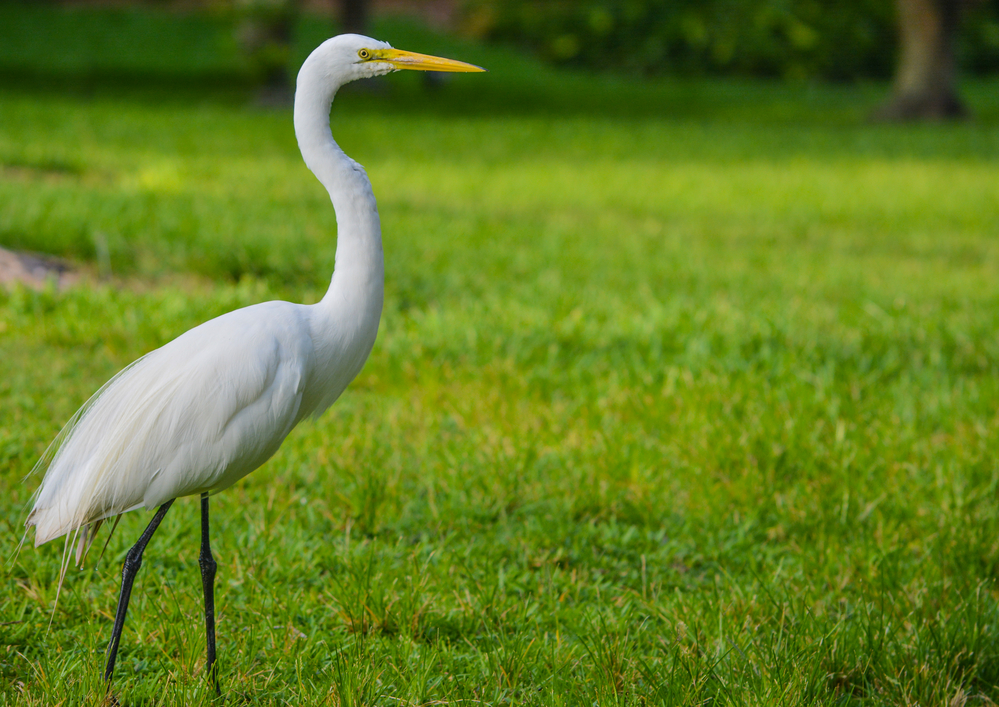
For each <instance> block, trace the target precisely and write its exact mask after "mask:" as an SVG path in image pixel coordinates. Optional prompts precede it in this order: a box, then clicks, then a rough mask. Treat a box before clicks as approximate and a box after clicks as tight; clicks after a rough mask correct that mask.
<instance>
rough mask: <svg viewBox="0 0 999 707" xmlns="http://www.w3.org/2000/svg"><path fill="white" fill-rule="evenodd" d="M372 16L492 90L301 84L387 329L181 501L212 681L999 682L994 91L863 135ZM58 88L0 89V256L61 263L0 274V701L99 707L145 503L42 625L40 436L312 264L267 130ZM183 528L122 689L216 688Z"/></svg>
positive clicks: (327, 238) (648, 686)
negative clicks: (331, 395)
mask: <svg viewBox="0 0 999 707" xmlns="http://www.w3.org/2000/svg"><path fill="white" fill-rule="evenodd" d="M377 29H379V33H378V34H379V36H382V37H385V38H386V39H389V40H390V41H392V42H393V43H394V44H396V45H397V46H401V47H405V48H411V49H414V50H417V51H429V52H439V53H444V54H446V55H451V56H454V57H455V58H459V59H464V60H468V61H473V62H476V63H481V64H483V65H485V66H487V67H488V68H490V69H491V72H490V73H489V74H487V75H482V76H461V77H456V78H455V79H454V80H452V81H451V82H449V83H448V84H447V85H445V86H443V87H442V88H440V89H439V90H438V91H437V92H435V93H429V94H428V93H426V92H425V91H423V89H422V88H421V86H420V84H419V82H418V81H416V80H415V79H414V78H413V77H404V76H394V77H389V78H386V79H384V80H383V83H384V84H385V86H386V88H385V89H384V90H383V91H381V92H365V91H360V92H359V91H353V92H344V95H342V96H341V97H340V98H338V101H337V103H336V105H335V106H334V110H333V129H334V135H335V136H336V137H337V139H338V140H339V142H340V144H341V146H342V147H344V149H345V150H346V151H347V152H348V154H350V155H352V156H353V157H355V158H356V159H357V160H358V161H360V162H361V163H362V164H364V165H365V167H366V168H367V170H368V173H369V175H370V176H371V179H372V182H373V185H374V189H375V193H376V195H377V196H378V199H379V206H380V211H381V216H382V224H383V231H384V241H385V254H386V281H387V284H386V288H387V291H386V306H385V314H384V317H383V320H382V327H381V330H380V334H379V338H378V342H377V344H376V345H375V349H374V351H373V353H372V356H371V359H370V360H369V362H368V364H367V366H366V367H365V369H364V371H363V372H362V373H361V375H360V376H359V377H358V379H357V380H356V381H355V382H354V383H353V384H352V385H351V387H350V388H348V390H347V392H346V393H345V394H344V396H343V397H342V399H341V400H340V401H338V402H337V403H336V405H334V407H333V408H332V409H331V410H330V411H329V412H328V413H327V414H325V415H324V416H323V417H322V418H320V419H319V420H318V421H315V422H307V423H304V424H303V425H301V426H300V427H299V428H298V429H297V430H296V431H294V432H293V433H292V435H291V436H290V437H289V439H288V440H287V441H286V443H285V444H284V446H283V447H282V448H281V450H280V451H279V452H278V453H277V454H276V455H275V457H274V458H273V459H272V460H271V461H270V462H268V463H267V464H266V465H265V466H264V467H262V468H261V469H259V470H257V471H256V472H254V473H253V474H251V475H250V476H249V477H247V478H246V479H245V480H243V481H242V482H240V483H238V484H237V485H236V486H234V487H233V488H231V489H229V490H227V491H226V492H224V493H222V494H220V495H219V496H216V497H215V498H214V499H213V539H212V542H213V549H214V550H215V554H216V559H217V560H218V562H219V574H218V576H219V579H218V583H217V589H216V592H217V594H216V606H217V612H218V628H217V630H218V640H219V651H220V666H221V680H222V684H223V690H224V691H225V692H226V693H227V694H228V695H229V696H230V697H231V698H232V699H230V700H228V702H229V703H233V702H235V703H236V704H261V705H272V704H274V705H276V704H295V705H305V704H328V705H360V704H363V705H398V704H412V705H426V704H450V703H467V704H480V703H485V704H509V705H535V704H537V705H542V704H543V705H549V704H551V705H576V704H600V705H659V704H663V705H672V704H677V705H680V704H683V705H689V704H700V703H706V702H709V701H710V703H711V704H734V705H743V704H745V705H774V704H787V705H800V704H820V705H824V704H836V705H852V704H855V705H880V704H909V705H915V704H919V705H931V704H932V705H939V704H951V705H965V704H968V705H972V704H986V705H987V704H992V701H993V700H994V701H999V586H997V584H996V577H997V575H999V239H997V235H999V84H997V83H996V82H995V81H991V82H989V81H981V82H978V83H971V84H969V85H968V86H966V87H965V90H966V92H967V95H968V97H969V101H970V102H971V103H972V105H973V106H974V107H975V109H976V111H977V114H978V120H977V121H975V122H972V123H969V124H966V125H954V126H952V125H931V126H916V127H888V126H871V125H868V124H866V123H865V122H864V120H863V117H864V115H865V113H866V111H867V110H869V108H870V107H871V106H872V105H874V103H875V102H876V101H877V100H878V97H879V96H880V95H881V92H882V91H883V88H882V87H877V86H859V87H858V86H837V87H823V86H812V85H779V84H768V83H753V82H734V81H714V82H711V81H675V80H662V79H660V80H656V81H652V80H641V79H625V78H610V77H592V76H585V75H579V74H571V73H557V72H554V71H552V70H550V69H545V68H543V67H541V66H539V65H536V64H534V63H533V62H532V61H531V60H530V59H528V58H525V57H522V56H518V55H516V54H514V53H512V52H509V51H507V50H504V49H496V48H487V47H478V46H474V45H467V44H464V43H462V42H460V41H457V40H453V39H449V38H446V37H438V36H435V35H433V34H432V33H429V32H427V31H425V30H421V29H419V28H418V27H413V26H411V25H410V24H407V23H404V22H403V23H400V22H395V23H393V22H386V23H383V24H382V25H380V26H379V27H378V28H377ZM206 61H207V60H206ZM3 66H4V65H3V56H0V69H2V68H3ZM219 66H222V69H220V71H221V72H222V75H225V71H228V70H229V69H226V66H228V65H226V64H225V63H224V62H221V60H220V63H219ZM8 68H9V67H8ZM56 69H58V67H56ZM56 69H51V70H50V68H46V67H44V66H43V67H42V69H40V70H39V73H37V74H31V73H24V72H22V73H20V74H18V73H17V72H18V71H21V69H18V68H17V67H14V68H11V69H9V70H10V71H11V72H13V73H12V74H11V75H15V76H20V77H21V78H20V79H18V80H16V81H11V82H10V85H9V86H8V87H7V88H3V89H0V246H4V247H8V248H18V249H25V250H33V251H40V252H45V253H50V254H54V255H58V256H62V257H65V258H68V259H70V260H72V261H74V262H76V263H77V264H79V265H80V266H81V267H83V268H84V269H85V271H86V272H87V273H89V276H88V278H87V279H85V280H84V282H83V283H82V284H80V285H77V286H75V287H73V288H70V289H67V290H65V291H61V292H58V291H55V290H53V289H49V290H48V291H44V292H34V291H32V290H29V289H26V288H13V289H10V290H4V289H0V372H2V375H0V518H2V520H3V524H2V528H3V533H4V535H3V537H4V538H5V541H4V543H3V545H4V547H5V550H4V557H5V558H10V559H9V560H8V562H7V563H6V564H5V566H4V567H5V571H6V572H7V573H8V574H7V580H6V581H5V582H4V583H3V585H2V586H0V689H2V694H0V705H14V704H18V705H51V704H56V703H62V704H80V703H95V704H96V703H100V697H101V696H102V695H103V688H102V684H101V677H100V675H101V668H102V661H103V651H104V648H105V645H106V641H107V639H108V637H109V635H110V630H111V618H112V616H113V612H114V606H115V602H116V600H117V592H118V581H119V570H120V566H121V562H122V560H123V558H124V554H125V552H126V551H127V549H128V548H129V546H130V545H131V544H132V543H133V542H134V541H135V539H136V538H137V536H138V534H139V533H140V532H141V529H142V528H143V527H144V525H145V523H146V522H148V519H149V515H150V514H149V513H147V512H144V511H140V512H136V513H131V514H128V515H127V516H125V517H123V518H122V520H121V523H120V525H119V526H118V529H117V530H116V532H115V533H114V535H113V536H112V537H111V539H110V543H109V545H108V548H107V551H106V552H105V554H104V556H103V558H102V559H101V560H100V561H97V555H98V554H99V553H98V552H95V553H94V554H93V555H92V557H91V559H90V560H89V561H88V563H87V565H86V566H85V567H84V569H82V570H76V569H71V570H70V571H69V573H68V575H67V577H66V582H65V586H64V587H63V590H62V594H61V596H60V598H59V603H58V607H57V608H55V609H53V606H54V601H55V595H56V587H57V584H58V582H57V576H58V568H59V563H60V559H61V557H62V545H61V543H58V542H54V543H51V544H49V545H46V546H43V547H42V548H38V549H34V548H32V547H31V546H30V545H31V543H30V538H29V542H27V543H26V545H25V547H23V548H22V549H21V550H20V552H19V553H16V552H15V550H16V548H17V545H18V543H19V542H20V540H21V537H22V524H23V520H24V518H25V515H26V506H27V504H28V503H29V499H30V495H31V493H32V491H33V490H34V488H35V487H36V486H37V484H38V481H39V479H38V478H37V477H29V478H27V479H26V480H25V479H24V477H25V475H27V474H28V472H29V471H30V470H31V468H32V466H33V464H34V463H35V461H36V460H37V459H38V458H39V456H40V455H41V453H42V452H43V451H44V449H45V447H46V446H47V444H48V443H49V441H51V439H52V438H53V437H54V436H55V434H56V433H57V432H58V430H59V429H60V427H61V426H62V425H63V423H64V422H65V421H66V420H68V419H69V417H70V416H71V415H72V414H73V412H74V411H75V410H76V409H77V408H78V407H79V406H80V405H81V404H82V403H83V402H84V401H85V400H86V399H87V398H88V396H89V395H90V394H91V393H92V392H93V391H94V390H96V389H97V388H98V387H99V386H100V385H101V384H102V383H103V382H104V381H105V380H107V378H108V377H110V376H111V375H112V374H113V373H114V372H115V371H117V370H119V369H120V368H121V367H123V366H124V365H126V364H127V363H128V362H130V361H131V360H133V359H134V358H136V357H138V356H139V355H141V354H142V353H144V352H146V351H148V350H150V349H152V348H154V347H156V346H159V345H161V344H163V343H165V342H167V341H169V340H170V339H172V338H173V337H175V336H177V335H178V334H180V333H181V332H183V331H185V330H186V329H188V328H190V327H192V326H194V325H195V324H197V323H199V322H201V321H204V320H205V319H207V318H210V317H212V316H215V315H218V314H221V313H223V312H225V311H228V310H230V309H233V308H235V307H239V306H243V305H248V304H251V303H254V302H259V301H263V300H267V299H273V298H283V299H291V300H293V301H315V300H316V299H318V298H319V297H320V296H321V295H322V293H323V291H324V289H325V286H326V284H327V283H328V279H329V274H330V272H331V270H332V267H333V254H334V251H335V243H336V240H335V236H336V222H335V218H334V214H333V211H332V208H331V207H330V204H329V199H328V197H327V195H326V194H325V192H324V191H323V189H322V187H321V186H320V185H319V184H318V182H316V181H315V179H314V177H313V176H312V175H311V174H310V173H309V172H308V171H307V169H306V168H305V167H304V165H303V164H302V162H301V159H300V157H299V155H298V153H297V148H296V145H295V140H294V135H293V130H292V125H291V114H290V111H287V110H264V109H259V108H254V107H252V105H251V104H250V101H249V99H248V93H247V90H246V89H245V87H244V88H239V87H238V86H237V87H235V88H232V89H226V90H216V88H217V87H218V85H219V79H218V77H215V78H212V79H211V80H210V81H209V80H205V81H203V82H202V83H198V81H202V79H203V77H202V78H199V79H197V81H194V80H192V82H193V83H192V86H191V87H188V88H185V89H184V90H182V91H176V90H175V86H174V85H173V84H170V83H169V82H159V83H157V81H159V79H156V80H154V79H155V76H153V78H149V77H150V76H152V75H153V74H155V71H154V72H152V74H150V73H143V72H142V71H138V72H137V73H133V74H129V78H128V82H131V83H128V85H125V84H122V83H116V84H114V85H112V86H110V87H108V88H106V89H102V88H101V86H100V82H97V84H96V85H89V86H88V87H87V88H86V89H85V90H75V89H74V90H69V89H67V87H66V86H65V85H64V84H63V83H60V81H61V79H59V78H58V76H60V74H59V72H58V71H57V70H56ZM46 72H49V73H46ZM233 76H235V74H233ZM26 77H27V78H26ZM39 77H41V78H39ZM53 77H55V78H53ZM146 81H149V82H150V83H148V85H143V86H138V87H137V86H136V85H135V83H136V82H146ZM236 83H237V84H238V82H236ZM104 537H106V536H105V535H104V534H103V532H102V535H101V538H100V539H99V541H98V544H100V543H101V542H103V538H104ZM198 539H199V525H198V504H197V499H193V498H192V499H184V500H181V501H180V502H178V503H177V504H175V505H174V507H173V509H172V510H171V512H170V513H169V514H168V515H167V516H166V519H165V521H164V523H163V525H162V526H161V529H160V530H159V531H158V533H157V535H156V536H155V537H154V539H153V541H152V543H151V544H150V547H149V550H148V551H147V553H146V555H145V562H144V567H143V569H142V571H141V573H140V574H139V578H138V581H137V585H136V593H135V594H134V595H133V599H132V604H131V610H130V613H129V619H128V624H127V625H126V629H125V633H124V637H123V641H122V649H121V652H120V653H119V659H118V670H117V673H116V676H115V689H116V691H117V692H118V694H119V697H120V699H121V701H122V704H126V703H127V704H149V705H153V704H157V705H158V704H164V705H190V704H196V703H200V702H201V701H206V702H207V701H210V699H209V698H210V696H211V693H210V690H209V689H208V687H207V683H206V681H205V679H204V678H205V676H204V674H203V660H204V658H203V655H204V636H203V632H202V623H201V621H202V619H201V615H200V612H201V586H200V575H199V571H198V566H197V554H198ZM98 550H99V548H98Z"/></svg>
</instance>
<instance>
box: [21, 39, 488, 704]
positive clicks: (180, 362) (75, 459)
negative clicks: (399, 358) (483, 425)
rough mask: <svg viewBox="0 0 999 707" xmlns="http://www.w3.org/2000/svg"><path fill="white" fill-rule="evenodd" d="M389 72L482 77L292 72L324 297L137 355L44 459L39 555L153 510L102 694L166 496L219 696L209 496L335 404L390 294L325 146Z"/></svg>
mask: <svg viewBox="0 0 999 707" xmlns="http://www.w3.org/2000/svg"><path fill="white" fill-rule="evenodd" d="M399 69H418V70H425V71H482V70H483V69H480V68H479V67H477V66H472V65H471V64H466V63H464V62H459V61H452V60H450V59H441V58H438V57H431V56H426V55H423V54H415V53H413V52H406V51H402V50H398V49H393V48H392V47H390V46H389V45H388V44H386V43H385V42H380V41H378V40H375V39H370V38H368V37H362V36H360V35H356V34H346V35H341V36H339V37H334V38H332V39H329V40H327V41H326V42H324V43H323V44H322V45H320V46H319V47H318V48H317V49H316V50H315V51H313V52H312V54H311V55H309V58H308V59H306V60H305V63H304V64H303V65H302V68H301V70H300V71H299V73H298V82H297V86H296V89H295V117H294V119H295V135H296V137H297V138H298V146H299V149H300V150H301V152H302V157H303V158H304V159H305V164H306V165H307V166H308V167H309V169H310V170H312V172H313V173H314V174H315V175H316V177H318V178H319V181H320V182H322V184H323V186H324V187H326V189H327V191H328V192H329V194H330V198H331V199H332V201H333V208H334V210H335V211H336V217H337V248H336V264H335V268H334V271H333V276H332V280H331V282H330V286H329V290H328V291H327V292H326V295H325V296H324V297H323V299H322V300H321V301H320V302H318V303H317V304H314V305H302V304H293V303H290V302H265V303H262V304H257V305H253V306H251V307H246V308H244V309H239V310H236V311H234V312H229V313H228V314H224V315H222V316H220V317H218V318H216V319H212V320H211V321H208V322H205V323H204V324H202V325H200V326H198V327H195V328H194V329H191V330H190V331H188V332H186V333H185V334H182V335H181V336H179V337H177V338H176V339H174V340H173V341H171V342H170V343H168V344H166V345H165V346H163V347H161V348H159V349H156V350H155V351H152V352H150V353H148V354H146V355H145V356H143V357H142V358H140V359H139V360H138V361H136V362H134V363H133V364H131V365H130V366H128V367H127V368H125V369H124V370H123V371H121V372H120V373H119V374H118V375H116V376H115V377H114V378H112V379H111V380H110V381H109V382H108V383H107V384H106V385H105V386H104V387H103V388H101V389H100V390H99V391H98V392H97V393H96V394H95V395H94V396H93V397H92V398H91V399H90V400H89V401H88V402H87V403H86V404H85V405H84V406H83V407H82V408H81V409H80V410H79V412H77V413H76V415H75V416H74V417H73V418H72V419H71V420H70V422H69V423H68V424H67V425H66V427H65V428H64V429H63V431H62V432H61V433H60V434H59V436H58V437H57V438H56V440H55V442H53V444H52V446H51V447H50V450H49V452H48V453H46V455H45V457H43V459H42V461H40V462H39V467H40V468H45V469H46V473H45V477H44V479H43V480H42V483H41V486H40V488H39V489H38V491H37V494H36V497H35V503H34V507H33V509H32V511H31V514H30V515H29V516H28V519H27V521H26V524H27V525H28V526H34V528H35V545H36V546H37V545H41V544H42V543H45V542H47V541H49V540H52V539H53V538H57V537H61V536H63V535H66V536H67V547H68V546H69V545H68V544H69V542H70V534H72V536H73V537H74V538H76V537H77V536H79V544H78V546H77V561H78V562H79V561H80V557H81V555H82V553H83V552H84V551H85V550H86V549H87V547H88V546H89V543H90V542H92V540H93V536H94V532H95V531H96V530H97V528H98V527H99V526H100V524H101V522H102V521H103V520H105V519H108V518H112V517H115V518H116V517H117V516H120V515H121V514H122V513H126V512H128V511H131V510H135V509H137V508H140V507H144V508H146V509H151V508H154V507H157V506H158V507H159V510H158V511H157V512H156V515H155V516H154V517H153V519H152V521H151V522H150V523H149V525H148V527H147V528H146V530H145V531H144V532H143V533H142V535H141V537H140V538H139V541H138V542H137V543H136V544H135V545H134V546H133V547H132V549H131V550H129V552H128V554H127V556H126V558H125V563H124V569H123V570H122V582H121V594H120V596H119V599H118V608H117V612H116V615H115V622H114V628H113V630H112V634H111V642H110V643H109V645H108V651H107V667H106V669H105V679H106V680H107V681H110V680H111V677H112V674H113V672H114V664H115V657H116V655H117V652H118V643H119V641H120V639H121V632H122V628H123V626H124V623H125V613H126V611H127V610H128V600H129V596H130V594H131V590H132V583H133V581H134V579H135V575H136V573H137V572H138V570H139V566H140V565H141V563H142V553H143V550H144V549H145V547H146V544H147V543H148V542H149V539H150V538H151V537H152V535H153V533H154V532H155V531H156V528H157V527H158V526H159V524H160V521H161V520H163V516H164V515H166V512H167V510H168V509H169V508H170V505H171V504H172V503H173V502H174V500H175V499H177V498H178V497H180V496H189V495H193V494H200V495H201V554H200V557H199V564H200V565H201V574H202V584H203V587H204V595H205V630H206V638H207V672H208V674H209V675H210V676H211V679H212V681H213V684H214V686H215V690H216V692H217V691H218V690H219V686H218V678H217V675H216V672H215V669H214V664H215V607H214V578H215V569H216V563H215V560H214V558H213V557H212V553H211V547H210V545H209V539H208V497H209V494H211V493H214V492H216V491H220V490H222V489H224V488H226V487H228V486H230V485H232V484H233V483H235V482H236V481H237V480H238V479H240V478H242V477H243V476H245V475H246V474H248V473H250V472H251V471H253V470H254V469H256V468H257V467H258V466H260V465H261V464H263V463H264V462H265V461H266V460H267V459H269V458H270V456H271V455H272V454H274V452H276V451H277V449H278V447H279V446H281V442H282V441H283V440H284V438H285V437H286V436H287V434H288V433H289V432H290V431H291V429H292V428H293V427H294V426H295V425H296V424H298V422H299V421H301V420H302V419H303V418H305V417H306V416H307V415H319V414H320V413H322V412H323V411H324V410H326V408H328V407H329V406H330V405H332V404H333V402H334V401H335V400H336V399H337V398H338V397H339V396H340V394H341V393H342V392H343V390H344V388H346V387H347V384H348V383H350V381H351V380H353V378H354V377H355V376H356V375H357V374H358V372H359V371H360V370H361V367H362V366H363V365H364V362H365V360H366V359H367V358H368V354H369V353H370V352H371V347H372V346H373V345H374V342H375V335H376V334H377V332H378V321H379V319H380V317H381V311H382V299H383V289H384V261H383V257H382V241H381V226H380V224H379V220H378V210H377V207H376V205H375V197H374V194H373V193H372V190H371V183H370V182H369V181H368V177H367V175H366V174H365V171H364V168H362V167H361V165H359V164H358V163H357V162H355V161H354V160H352V159H351V158H349V157H348V156H347V155H345V154H344V152H343V151H342V150H341V149H340V147H339V146H338V145H337V144H336V142H335V141H334V140H333V136H332V134H331V132H330V107H331V105H332V103H333V96H334V95H335V94H336V91H337V89H338V88H340V86H342V85H343V84H345V83H348V82H350V81H354V80H356V79H362V78H368V77H374V76H381V75H383V74H387V73H390V72H392V71H396V70H399ZM74 543H75V540H74ZM66 562H68V557H67V559H66V560H64V565H63V569H64V570H65V563H66ZM60 581H61V579H60Z"/></svg>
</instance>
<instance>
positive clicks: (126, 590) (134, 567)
mask: <svg viewBox="0 0 999 707" xmlns="http://www.w3.org/2000/svg"><path fill="white" fill-rule="evenodd" d="M174 500H176V499H174ZM171 505H173V500H170V501H167V502H166V503H164V504H163V505H162V506H160V509H159V510H158V511H156V515H154V516H153V519H152V520H151V521H149V525H147V526H146V529H145V530H144V531H143V533H142V535H141V536H139V542H137V543H135V545H133V546H132V549H131V550H129V551H128V554H127V555H125V566H124V568H123V569H122V571H121V593H120V594H119V595H118V610H117V611H116V612H115V615H114V629H113V630H112V631H111V643H109V644H108V666H107V668H106V669H105V670H104V680H105V681H106V682H107V683H108V684H110V683H111V676H112V675H113V674H114V660H115V658H116V657H117V655H118V643H119V642H120V641H121V630H122V629H123V628H125V612H127V611H128V599H129V597H131V596H132V583H133V582H134V581H135V575H136V574H137V573H138V571H139V568H140V567H141V566H142V552H143V551H144V550H145V549H146V545H148V544H149V539H150V538H152V537H153V533H155V532H156V529H157V528H158V527H159V525H160V521H161V520H163V516H165V515H166V512H167V511H168V510H170V506H171Z"/></svg>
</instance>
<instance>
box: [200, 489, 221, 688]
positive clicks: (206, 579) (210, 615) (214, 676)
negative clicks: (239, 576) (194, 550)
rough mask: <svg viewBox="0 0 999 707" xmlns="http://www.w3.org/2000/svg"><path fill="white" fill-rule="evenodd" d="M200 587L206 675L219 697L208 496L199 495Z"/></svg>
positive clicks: (213, 561) (213, 575)
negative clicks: (205, 649)
mask: <svg viewBox="0 0 999 707" xmlns="http://www.w3.org/2000/svg"><path fill="white" fill-rule="evenodd" d="M198 564H199V565H201V586H202V587H203V588H204V590H205V637H206V642H207V644H208V675H209V676H210V678H211V681H212V684H213V685H214V686H215V694H216V695H221V694H222V690H221V689H219V676H218V673H217V672H216V670H215V568H216V567H217V565H216V564H215V558H214V557H212V546H211V544H209V542H208V494H207V493H203V494H201V556H200V557H199V558H198Z"/></svg>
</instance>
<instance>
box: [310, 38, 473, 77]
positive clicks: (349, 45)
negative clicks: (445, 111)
mask: <svg viewBox="0 0 999 707" xmlns="http://www.w3.org/2000/svg"><path fill="white" fill-rule="evenodd" d="M312 61H316V62H318V63H319V64H320V67H321V71H322V73H323V74H325V75H326V76H328V77H330V78H334V79H335V80H336V81H337V83H339V84H344V83H347V82H349V81H356V80H357V79H364V78H370V77H373V76H382V75H384V74H388V73H391V72H393V71H400V70H402V69H415V70H417V71H448V72H456V71H462V72H468V71H485V69H482V68H480V67H478V66H474V65H472V64H466V63H465V62H463V61H454V60H453V59H442V58H440V57H436V56H428V55H426V54H416V53H415V52H407V51H404V50H402V49H393V48H392V46H391V45H390V44H388V43H387V42H381V41H379V40H377V39H372V38H371V37H365V36H362V35H360V34H341V35H339V36H336V37H333V38H332V39H327V40H326V41H325V42H323V43H322V44H321V45H320V46H319V48H317V49H316V51H314V52H313V53H312V55H311V56H310V57H309V59H308V60H307V63H309V62H312ZM303 68H305V67H304V66H303Z"/></svg>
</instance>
